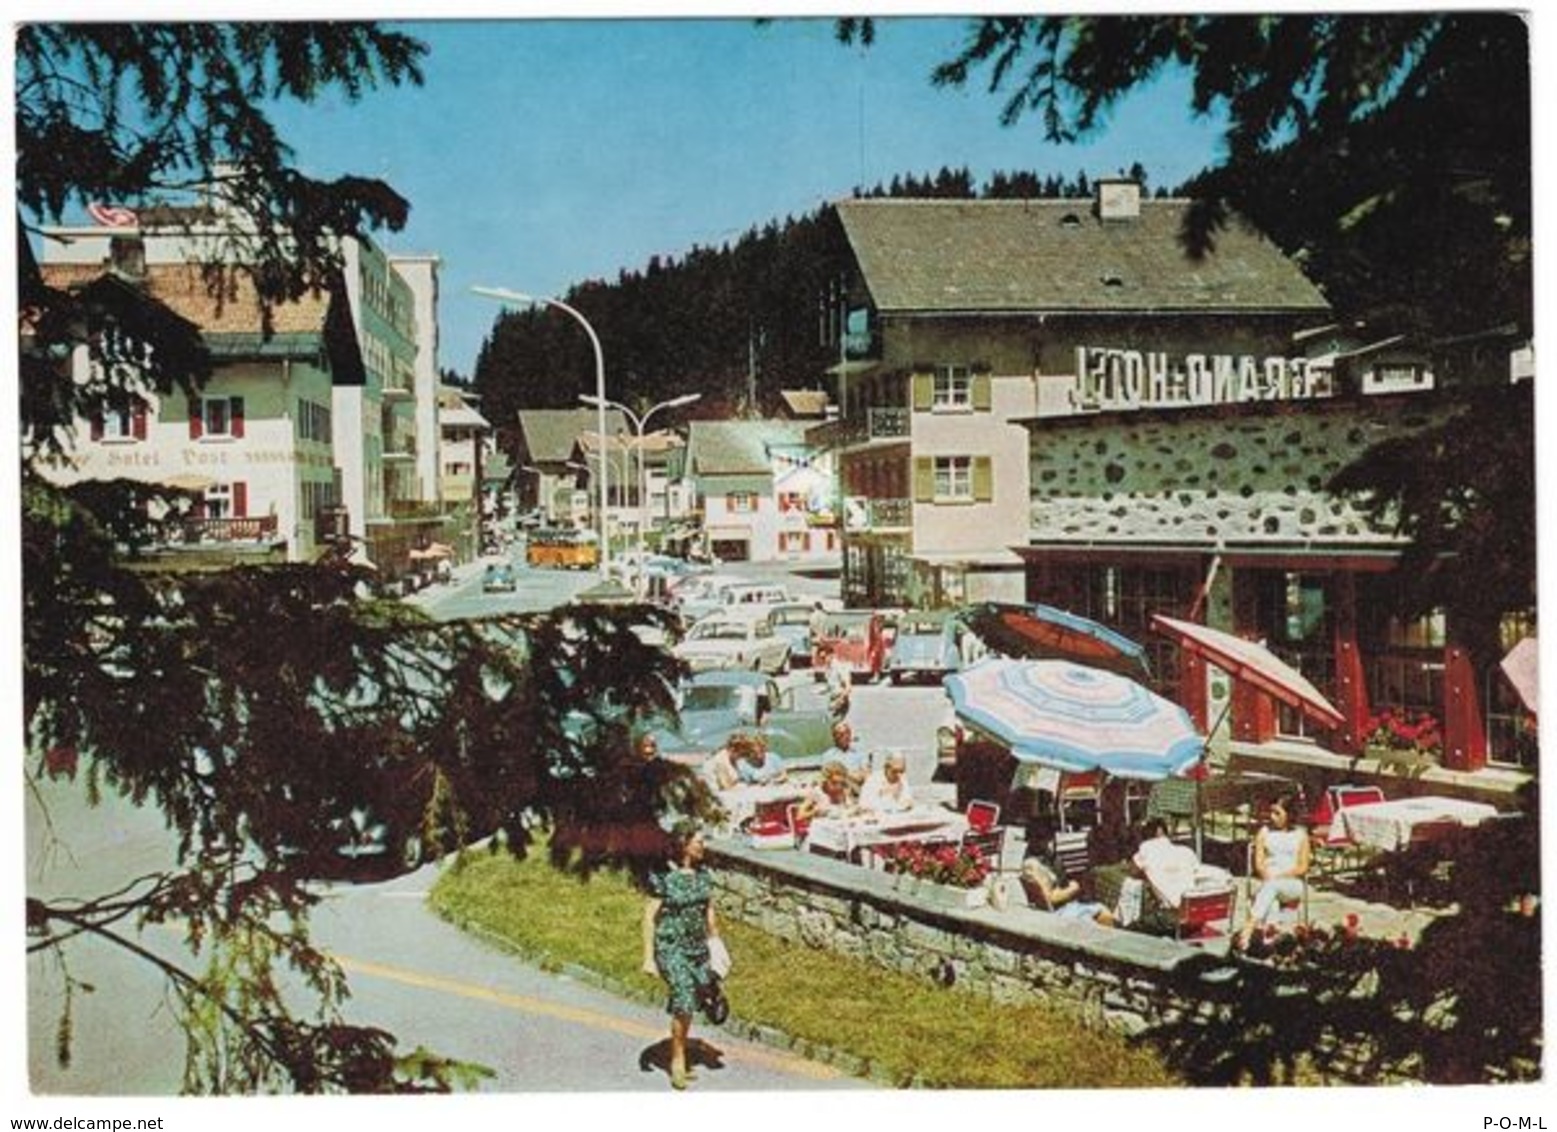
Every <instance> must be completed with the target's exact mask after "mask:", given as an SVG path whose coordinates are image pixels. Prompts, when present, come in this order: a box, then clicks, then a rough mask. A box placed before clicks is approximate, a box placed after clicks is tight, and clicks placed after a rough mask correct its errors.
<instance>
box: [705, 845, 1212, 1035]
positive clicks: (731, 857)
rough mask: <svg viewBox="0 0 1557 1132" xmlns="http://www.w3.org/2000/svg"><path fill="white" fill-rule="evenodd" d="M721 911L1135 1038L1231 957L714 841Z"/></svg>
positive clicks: (1197, 1004) (1200, 999)
mask: <svg viewBox="0 0 1557 1132" xmlns="http://www.w3.org/2000/svg"><path fill="white" fill-rule="evenodd" d="M710 863H711V864H712V865H713V866H714V869H715V876H716V878H717V883H718V886H719V897H718V907H719V911H720V914H721V915H723V916H726V917H728V918H730V919H733V920H738V921H741V922H743V923H748V924H751V925H752V926H754V927H757V928H759V929H761V930H762V931H764V932H766V933H768V934H769V935H772V936H775V937H778V938H780V939H786V940H792V941H794V942H795V943H797V944H800V945H803V946H805V947H809V948H817V949H825V950H828V951H833V952H836V953H837V954H840V955H845V956H849V957H852V958H855V959H859V960H861V961H863V962H868V963H872V964H875V965H877V966H880V967H884V968H886V969H888V970H892V971H897V972H899V973H901V974H905V975H909V976H916V977H920V978H923V979H925V980H926V981H929V982H934V983H937V984H939V985H942V986H955V987H957V988H959V989H962V990H965V991H967V992H968V993H972V994H978V995H983V996H985V997H987V998H990V999H992V1000H994V1001H997V1002H1001V1003H1008V1004H1022V1003H1044V1004H1047V1005H1051V1006H1058V1007H1060V1008H1061V1009H1064V1010H1067V1011H1069V1012H1071V1013H1073V1014H1075V1015H1076V1016H1077V1017H1078V1018H1080V1019H1082V1020H1084V1021H1086V1022H1088V1023H1090V1024H1094V1025H1105V1026H1108V1027H1111V1028H1114V1029H1117V1030H1119V1031H1121V1032H1125V1033H1132V1034H1133V1033H1139V1032H1141V1031H1142V1030H1145V1029H1147V1028H1149V1027H1153V1026H1158V1025H1161V1024H1163V1023H1164V1022H1169V1021H1172V1020H1174V1019H1176V1018H1177V1017H1179V1016H1181V1015H1182V1014H1183V1012H1184V1011H1186V1010H1194V1009H1199V1008H1202V1007H1204V1006H1205V1005H1206V1004H1207V1003H1209V1002H1213V1001H1215V1000H1216V999H1218V997H1219V995H1218V993H1217V988H1218V986H1219V985H1220V981H1219V980H1218V979H1217V978H1216V975H1215V972H1216V970H1217V969H1219V968H1223V969H1225V967H1226V960H1225V959H1224V958H1223V957H1220V956H1217V955H1215V954H1213V953H1210V952H1207V951H1203V950H1201V949H1199V948H1195V947H1191V946H1188V945H1186V944H1182V943H1179V942H1177V941H1175V940H1171V939H1161V938H1156V937H1153V936H1147V935H1142V934H1140V933H1137V932H1127V931H1120V930H1119V929H1116V928H1103V927H1099V926H1098V925H1096V924H1092V923H1088V922H1078V921H1073V920H1062V919H1060V918H1058V917H1056V916H1053V915H1050V914H1048V913H1045V912H1038V911H1035V910H1032V909H1029V908H1027V907H1025V906H1023V907H1016V906H1015V905H1016V904H1023V905H1025V901H1023V900H1022V897H1021V894H1020V892H1019V891H1018V892H1017V893H1016V894H1015V899H1014V901H1013V906H1011V907H1007V908H1004V909H995V908H987V907H986V908H972V909H947V908H944V907H940V906H937V905H936V904H934V903H932V902H929V901H925V900H922V899H918V898H916V897H915V896H913V895H911V894H904V893H902V892H899V891H898V889H897V888H896V887H895V878H894V877H892V876H890V875H888V874H886V873H880V872H873V871H870V870H866V869H862V868H860V867H858V866H856V865H849V864H846V863H844V862H841V861H834V860H830V859H828V858H825V857H820V856H816V855H813V854H797V853H790V852H771V851H762V850H751V849H747V848H745V847H743V846H738V845H732V844H729V843H725V842H720V843H717V844H715V845H712V846H710Z"/></svg>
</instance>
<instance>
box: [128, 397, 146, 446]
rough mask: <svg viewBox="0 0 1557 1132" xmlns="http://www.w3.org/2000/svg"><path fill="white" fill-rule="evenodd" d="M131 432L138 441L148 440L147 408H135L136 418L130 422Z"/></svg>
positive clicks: (140, 406)
mask: <svg viewBox="0 0 1557 1132" xmlns="http://www.w3.org/2000/svg"><path fill="white" fill-rule="evenodd" d="M130 432H131V433H132V435H134V437H135V439H136V440H145V439H146V406H145V405H137V406H135V417H134V419H133V420H132V421H131V422H130Z"/></svg>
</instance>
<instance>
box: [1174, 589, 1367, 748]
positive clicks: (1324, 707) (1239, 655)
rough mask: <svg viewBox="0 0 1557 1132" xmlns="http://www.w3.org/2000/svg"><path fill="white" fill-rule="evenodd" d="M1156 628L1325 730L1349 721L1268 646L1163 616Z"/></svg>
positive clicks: (1185, 647) (1181, 645)
mask: <svg viewBox="0 0 1557 1132" xmlns="http://www.w3.org/2000/svg"><path fill="white" fill-rule="evenodd" d="M1152 628H1154V629H1156V630H1157V631H1158V632H1161V633H1166V634H1167V635H1168V636H1170V637H1172V638H1174V640H1176V641H1177V642H1178V643H1179V646H1180V647H1181V648H1183V649H1184V650H1186V651H1187V652H1190V653H1193V654H1194V655H1196V656H1199V657H1201V658H1203V659H1205V660H1207V661H1209V662H1210V663H1212V664H1214V665H1216V666H1217V667H1218V668H1220V669H1221V670H1222V671H1223V672H1226V673H1227V674H1228V675H1229V676H1231V677H1232V678H1233V679H1234V680H1242V681H1244V682H1245V683H1247V684H1252V685H1253V686H1254V687H1256V688H1258V689H1259V690H1260V691H1262V692H1264V693H1266V694H1267V695H1271V696H1274V697H1276V699H1278V700H1280V701H1281V702H1282V703H1284V704H1287V705H1288V706H1289V707H1293V708H1296V709H1297V710H1298V711H1301V712H1302V713H1303V714H1305V715H1307V716H1308V717H1309V718H1310V719H1313V720H1314V721H1315V722H1317V723H1319V724H1321V725H1323V726H1325V727H1340V726H1341V725H1342V724H1343V723H1344V722H1345V721H1346V720H1345V716H1343V715H1342V714H1341V712H1340V709H1339V708H1337V707H1336V706H1335V705H1334V704H1332V703H1331V702H1330V701H1329V700H1327V699H1325V697H1324V695H1323V694H1322V693H1321V692H1320V691H1319V689H1318V688H1316V687H1314V685H1313V684H1311V683H1310V682H1309V680H1308V677H1306V676H1304V675H1303V674H1302V673H1301V672H1299V671H1298V670H1297V669H1295V668H1293V667H1292V666H1291V665H1289V664H1287V662H1286V661H1284V660H1282V659H1281V658H1280V657H1278V656H1276V654H1275V653H1273V652H1271V651H1270V650H1269V649H1267V648H1266V647H1265V646H1264V645H1261V644H1259V643H1257V642H1255V641H1246V640H1244V639H1243V638H1242V637H1235V636H1233V635H1232V634H1231V633H1224V632H1222V630H1220V629H1212V628H1211V627H1210V626H1207V625H1197V624H1195V623H1194V622H1192V621H1176V620H1174V619H1173V618H1171V617H1164V616H1162V615H1161V614H1160V613H1154V614H1152Z"/></svg>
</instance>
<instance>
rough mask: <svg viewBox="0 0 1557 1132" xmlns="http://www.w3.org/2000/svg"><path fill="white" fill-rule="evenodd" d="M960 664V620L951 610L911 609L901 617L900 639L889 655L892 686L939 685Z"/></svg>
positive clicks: (898, 626) (898, 636) (888, 667)
mask: <svg viewBox="0 0 1557 1132" xmlns="http://www.w3.org/2000/svg"><path fill="white" fill-rule="evenodd" d="M960 664H961V656H960V654H959V653H958V651H957V619H956V617H955V616H953V615H952V613H951V612H950V611H949V610H944V609H911V610H909V611H908V612H906V613H903V614H901V615H900V616H899V617H898V621H897V636H896V637H894V638H893V640H892V647H891V649H889V650H888V652H887V677H888V679H890V680H891V681H892V683H894V684H900V683H902V682H903V681H904V680H933V681H939V680H940V679H941V677H943V676H945V675H946V674H947V673H948V672H955V671H957V669H958V667H959V666H960Z"/></svg>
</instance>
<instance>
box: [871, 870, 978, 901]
mask: <svg viewBox="0 0 1557 1132" xmlns="http://www.w3.org/2000/svg"><path fill="white" fill-rule="evenodd" d="M892 887H893V888H894V889H895V890H896V891H897V893H898V895H900V896H902V897H905V898H906V899H909V900H913V901H916V902H918V903H920V904H929V905H932V906H934V907H936V908H982V907H983V906H984V905H985V904H988V903H989V888H988V886H986V885H982V884H980V885H975V886H974V887H973V888H963V887H962V886H961V885H956V884H938V883H936V882H935V881H931V880H925V879H924V878H922V877H916V876H909V875H907V874H906V873H898V874H897V876H896V879H895V880H894V882H893V886H892Z"/></svg>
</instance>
